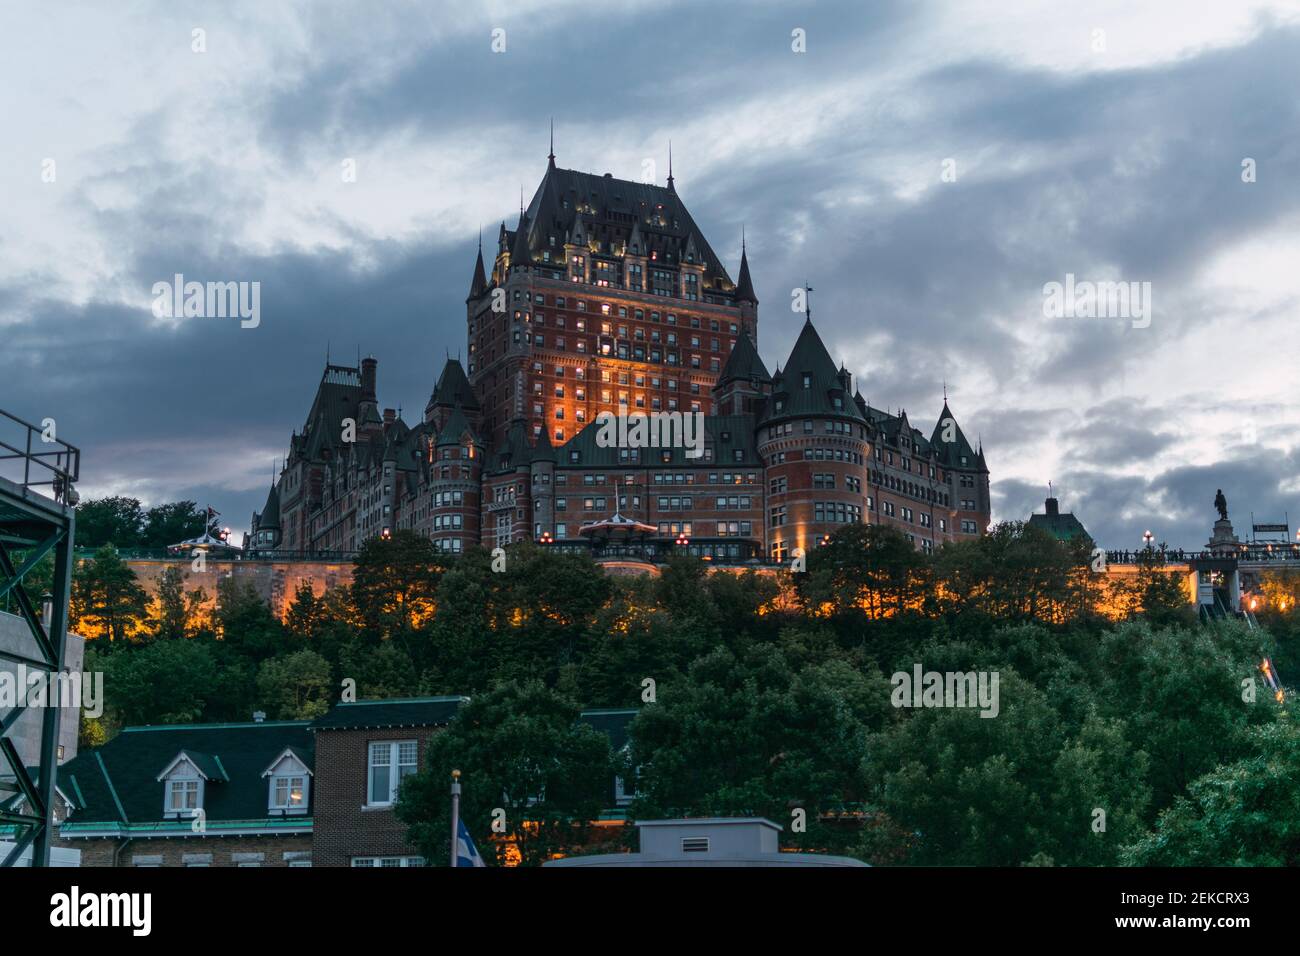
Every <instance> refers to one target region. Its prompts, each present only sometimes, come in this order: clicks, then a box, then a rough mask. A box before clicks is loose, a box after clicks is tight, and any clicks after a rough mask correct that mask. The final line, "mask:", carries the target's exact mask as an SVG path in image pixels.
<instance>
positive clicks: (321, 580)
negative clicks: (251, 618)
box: [126, 558, 352, 620]
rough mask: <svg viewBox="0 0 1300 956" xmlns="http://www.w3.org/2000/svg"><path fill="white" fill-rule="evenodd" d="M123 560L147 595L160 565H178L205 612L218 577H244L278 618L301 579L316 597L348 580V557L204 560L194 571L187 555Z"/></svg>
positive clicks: (154, 592)
mask: <svg viewBox="0 0 1300 956" xmlns="http://www.w3.org/2000/svg"><path fill="white" fill-rule="evenodd" d="M126 563H127V565H128V566H130V568H131V570H132V571H134V572H135V576H136V578H137V579H138V580H139V581H140V586H141V587H143V588H144V589H145V590H146V591H147V592H148V593H149V596H150V597H155V596H156V595H157V594H158V581H159V579H160V578H161V577H162V573H163V569H164V568H166V567H167V566H168V565H176V566H178V567H179V568H180V569H181V570H182V571H183V572H184V573H185V583H184V588H185V590H186V592H189V591H193V590H195V589H197V588H202V589H203V591H204V592H205V594H206V596H207V601H206V603H205V605H204V607H205V609H206V610H207V611H209V612H211V611H212V610H214V609H215V608H216V603H217V600H216V599H217V582H218V581H219V580H220V579H221V578H223V577H230V576H234V577H235V578H236V579H238V580H241V581H248V582H250V583H251V584H252V585H253V589H254V590H255V591H257V593H258V594H259V595H260V596H261V598H262V599H263V600H264V601H266V602H267V603H268V604H270V606H271V610H273V611H274V612H275V614H276V616H277V617H279V618H280V619H281V620H283V619H284V615H285V612H286V611H287V610H288V609H289V605H290V604H291V603H293V596H294V594H295V593H296V592H297V590H298V588H299V586H300V585H301V584H302V583H303V582H304V581H310V582H311V585H312V591H313V592H315V594H316V596H317V597H320V595H322V594H324V593H325V590H326V588H333V587H344V586H347V585H349V584H351V583H352V564H351V562H348V561H339V562H323V561H222V560H208V562H207V565H206V569H205V570H203V571H194V570H193V565H192V562H191V561H190V559H188V558H177V559H170V560H167V559H148V560H146V559H138V558H128V559H127V562H126Z"/></svg>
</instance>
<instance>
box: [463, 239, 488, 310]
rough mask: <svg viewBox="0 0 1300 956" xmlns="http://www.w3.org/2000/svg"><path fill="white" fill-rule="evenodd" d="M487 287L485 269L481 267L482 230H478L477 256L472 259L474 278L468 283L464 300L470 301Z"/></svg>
mask: <svg viewBox="0 0 1300 956" xmlns="http://www.w3.org/2000/svg"><path fill="white" fill-rule="evenodd" d="M486 289H487V271H486V270H485V269H484V268H483V230H482V229H479V231H478V258H477V259H476V260H475V261H474V278H473V280H472V281H471V282H470V285H469V297H468V298H467V299H466V300H465V301H466V302H471V301H473V300H475V299H477V298H478V297H479V296H481V295H482V294H483V293H484V291H485V290H486Z"/></svg>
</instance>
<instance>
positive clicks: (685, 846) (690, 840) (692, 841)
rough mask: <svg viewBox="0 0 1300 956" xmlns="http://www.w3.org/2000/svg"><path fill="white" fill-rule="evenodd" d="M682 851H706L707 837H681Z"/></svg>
mask: <svg viewBox="0 0 1300 956" xmlns="http://www.w3.org/2000/svg"><path fill="white" fill-rule="evenodd" d="M682 852H683V853H708V852H709V838H708V837H706V836H703V837H682Z"/></svg>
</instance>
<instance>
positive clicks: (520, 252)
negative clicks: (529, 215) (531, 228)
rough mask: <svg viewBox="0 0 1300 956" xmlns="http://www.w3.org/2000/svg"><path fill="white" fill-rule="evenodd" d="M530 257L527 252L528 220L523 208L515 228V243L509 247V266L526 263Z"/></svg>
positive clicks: (529, 260)
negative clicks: (517, 226)
mask: <svg viewBox="0 0 1300 956" xmlns="http://www.w3.org/2000/svg"><path fill="white" fill-rule="evenodd" d="M531 261H532V259H531V257H530V256H529V254H528V220H527V219H525V218H524V213H523V210H520V212H519V228H518V229H516V230H515V244H514V245H513V246H511V247H510V268H511V269H513V268H514V267H515V266H522V265H527V264H528V263H529V262H531Z"/></svg>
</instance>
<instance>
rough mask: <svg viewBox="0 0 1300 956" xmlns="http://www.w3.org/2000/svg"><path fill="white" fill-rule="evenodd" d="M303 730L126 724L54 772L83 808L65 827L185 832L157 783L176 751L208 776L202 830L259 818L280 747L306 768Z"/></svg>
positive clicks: (294, 726) (279, 724) (308, 744)
mask: <svg viewBox="0 0 1300 956" xmlns="http://www.w3.org/2000/svg"><path fill="white" fill-rule="evenodd" d="M308 728H309V725H308V723H307V722H306V721H301V720H295V721H267V722H263V723H238V724H175V725H170V726H169V725H163V726H156V727H127V728H125V729H124V730H123V731H122V733H120V734H118V735H117V736H116V737H114V738H113V739H112V740H110V741H109V742H108V743H107V744H105V745H104V746H102V747H99V748H97V749H94V750H85V751H82V752H81V753H80V754H78V755H77V756H76V757H74V758H73V759H72V760H69V761H68V762H67V763H66V764H64V765H63V766H62V767H60V768H59V786H60V787H61V788H63V790H64V792H65V793H68V792H74V793H76V794H77V795H78V797H77V798H78V800H79V802H80V803H81V804H82V806H81V807H80V808H78V809H77V810H76V811H75V812H74V813H73V815H72V817H71V819H70V821H69V823H70V824H71V825H72V826H73V827H74V828H75V827H81V828H83V829H87V828H92V826H93V825H98V826H101V827H102V826H117V825H122V824H127V825H131V826H140V827H145V828H155V829H156V828H160V827H161V828H165V827H172V826H175V827H176V828H178V829H187V828H188V827H189V826H190V821H188V820H185V821H179V822H178V821H175V820H169V819H168V818H166V817H164V815H163V807H164V800H165V792H164V791H165V785H166V783H165V781H160V780H158V775H159V774H160V773H162V771H163V770H165V769H166V768H167V767H168V765H169V764H171V763H173V762H174V761H175V760H176V758H177V757H178V756H180V755H181V754H182V753H183V754H185V756H186V757H188V758H189V759H190V761H191V762H193V763H194V764H195V765H196V766H197V767H199V769H200V770H202V771H203V773H204V775H205V776H206V777H207V780H206V782H205V784H204V788H203V789H204V793H203V811H204V814H205V817H206V823H207V824H208V826H210V827H213V826H215V825H218V824H223V823H224V824H231V822H232V821H248V820H254V821H260V820H265V818H266V817H267V816H268V814H267V801H268V798H269V790H268V787H269V785H270V782H269V780H267V779H264V778H263V777H262V773H263V772H264V771H265V770H266V768H267V766H268V765H269V764H270V763H271V762H272V761H273V760H274V759H275V758H276V757H278V756H279V755H280V754H282V753H283V752H284V750H285V749H286V748H292V749H293V751H294V753H295V754H299V755H301V756H300V759H302V760H303V761H304V762H305V763H306V764H307V766H308V768H309V769H310V768H311V767H312V764H313V762H314V757H313V755H314V753H315V747H314V740H313V739H312V736H311V734H310V732H309V729H308Z"/></svg>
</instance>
